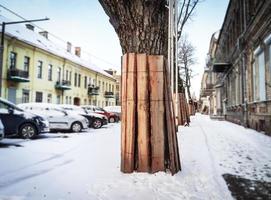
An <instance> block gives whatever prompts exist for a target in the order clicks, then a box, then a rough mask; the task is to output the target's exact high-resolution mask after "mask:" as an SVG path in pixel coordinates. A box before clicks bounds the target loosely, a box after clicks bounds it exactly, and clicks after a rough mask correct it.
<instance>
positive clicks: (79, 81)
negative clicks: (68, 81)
mask: <svg viewBox="0 0 271 200" xmlns="http://www.w3.org/2000/svg"><path fill="white" fill-rule="evenodd" d="M78 87H81V74H79V75H78Z"/></svg>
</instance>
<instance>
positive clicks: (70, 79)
mask: <svg viewBox="0 0 271 200" xmlns="http://www.w3.org/2000/svg"><path fill="white" fill-rule="evenodd" d="M69 81H72V71H70V77H69Z"/></svg>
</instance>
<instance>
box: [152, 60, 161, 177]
mask: <svg viewBox="0 0 271 200" xmlns="http://www.w3.org/2000/svg"><path fill="white" fill-rule="evenodd" d="M148 65H149V77H150V115H151V156H152V162H151V165H152V166H151V169H152V170H151V171H152V172H153V173H154V172H157V171H164V170H165V155H164V153H165V150H164V149H165V144H164V141H165V138H164V131H165V124H164V123H165V120H164V113H165V111H164V73H163V71H164V68H163V67H164V60H163V56H148Z"/></svg>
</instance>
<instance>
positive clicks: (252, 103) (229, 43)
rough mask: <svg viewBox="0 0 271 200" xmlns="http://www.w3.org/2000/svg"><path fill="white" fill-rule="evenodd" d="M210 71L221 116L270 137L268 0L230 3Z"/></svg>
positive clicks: (233, 0) (270, 28)
mask: <svg viewBox="0 0 271 200" xmlns="http://www.w3.org/2000/svg"><path fill="white" fill-rule="evenodd" d="M217 45H218V46H217V48H216V51H215V56H214V60H213V67H212V68H213V71H214V72H215V73H217V74H218V76H217V83H216V85H217V86H219V87H220V89H219V92H217V93H216V96H219V99H220V103H221V105H222V107H221V108H222V112H220V113H221V114H222V115H224V116H225V118H226V119H227V120H229V121H232V122H234V123H237V124H241V125H244V126H246V127H250V128H254V129H256V130H258V131H264V132H265V133H267V134H269V135H270V134H271V1H269V0H262V1H257V0H231V1H230V3H229V6H228V9H227V13H226V16H225V19H224V22H223V25H222V29H221V32H220V35H219V38H218V41H217Z"/></svg>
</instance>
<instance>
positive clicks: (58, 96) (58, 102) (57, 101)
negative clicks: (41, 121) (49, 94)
mask: <svg viewBox="0 0 271 200" xmlns="http://www.w3.org/2000/svg"><path fill="white" fill-rule="evenodd" d="M56 104H60V95H57V96H56Z"/></svg>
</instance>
